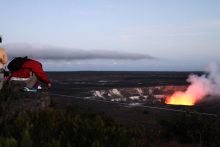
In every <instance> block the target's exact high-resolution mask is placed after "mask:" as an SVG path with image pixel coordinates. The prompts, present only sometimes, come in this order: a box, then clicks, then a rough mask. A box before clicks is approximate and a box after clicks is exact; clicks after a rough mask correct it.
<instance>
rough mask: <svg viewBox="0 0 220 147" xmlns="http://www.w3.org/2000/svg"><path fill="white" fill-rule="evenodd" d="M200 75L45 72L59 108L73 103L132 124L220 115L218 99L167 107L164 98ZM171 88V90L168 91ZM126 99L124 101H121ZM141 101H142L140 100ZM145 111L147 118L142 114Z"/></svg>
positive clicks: (183, 73)
mask: <svg viewBox="0 0 220 147" xmlns="http://www.w3.org/2000/svg"><path fill="white" fill-rule="evenodd" d="M191 73H193V74H197V75H199V76H200V75H202V74H203V73H202V72H142V71H77V72H46V74H47V76H48V78H49V79H50V80H51V84H52V87H51V89H50V92H51V98H55V99H57V101H58V102H59V107H63V106H65V105H68V104H76V105H78V106H79V107H81V108H82V109H89V110H90V111H93V112H95V113H99V112H105V113H106V114H109V115H111V116H113V117H114V118H116V119H118V120H121V121H125V122H129V123H135V124H137V123H138V124H145V122H147V121H148V120H149V119H163V118H167V117H169V116H171V114H173V113H182V112H185V111H186V110H189V109H190V110H191V111H196V112H199V113H201V115H204V116H206V115H207V116H215V115H216V114H218V113H219V112H220V102H219V100H218V101H216V102H213V103H210V102H209V103H206V102H203V103H201V104H198V105H195V106H181V105H179V106H178V105H167V104H165V103H164V99H165V98H166V96H167V95H168V94H172V93H173V92H175V91H176V90H178V88H179V87H181V88H180V89H181V90H184V88H185V89H186V88H187V86H188V85H189V83H187V82H186V79H187V78H188V76H189V74H191ZM167 87H168V88H167ZM170 87H171V88H170ZM124 96H126V97H127V98H126V100H125V101H123V99H122V98H124ZM140 100H142V101H140ZM145 112H147V115H146V113H145Z"/></svg>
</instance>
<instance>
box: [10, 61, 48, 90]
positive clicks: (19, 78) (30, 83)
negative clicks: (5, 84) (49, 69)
mask: <svg viewBox="0 0 220 147" xmlns="http://www.w3.org/2000/svg"><path fill="white" fill-rule="evenodd" d="M37 80H40V81H41V82H43V83H44V84H46V85H47V86H48V88H50V87H51V84H50V80H49V79H48V77H47V75H46V74H45V72H44V71H43V68H42V65H41V63H40V62H38V61H35V60H32V59H28V60H27V61H25V63H23V64H22V68H21V69H19V70H17V71H13V72H11V76H10V83H11V85H12V86H14V85H20V88H24V91H32V90H31V89H33V87H38V86H39V84H38V82H37Z"/></svg>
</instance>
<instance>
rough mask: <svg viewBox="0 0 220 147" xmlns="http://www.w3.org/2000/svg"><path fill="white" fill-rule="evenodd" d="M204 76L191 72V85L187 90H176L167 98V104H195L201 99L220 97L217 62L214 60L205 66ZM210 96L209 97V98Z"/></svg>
mask: <svg viewBox="0 0 220 147" xmlns="http://www.w3.org/2000/svg"><path fill="white" fill-rule="evenodd" d="M205 72H207V74H204V75H202V76H198V75H194V74H190V75H189V77H188V79H187V82H189V83H191V85H190V86H189V87H188V88H187V90H186V92H176V93H174V94H173V95H172V96H171V97H169V98H167V99H166V103H167V104H182V105H194V104H195V103H196V102H198V101H201V100H204V99H205V98H206V99H205V100H212V99H213V98H216V97H217V98H219V97H220V73H219V72H218V68H217V64H216V63H214V62H212V63H209V65H208V66H207V67H206V68H205ZM207 98H209V99H207Z"/></svg>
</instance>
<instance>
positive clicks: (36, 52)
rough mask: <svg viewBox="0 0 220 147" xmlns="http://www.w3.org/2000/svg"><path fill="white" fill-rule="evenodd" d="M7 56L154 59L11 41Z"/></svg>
mask: <svg viewBox="0 0 220 147" xmlns="http://www.w3.org/2000/svg"><path fill="white" fill-rule="evenodd" d="M3 48H4V49H5V50H6V52H7V55H8V58H9V59H12V58H14V57H24V56H28V57H29V58H33V59H52V60H54V59H58V60H78V59H121V60H140V59H155V58H154V57H152V56H150V55H147V54H143V53H131V52H125V51H113V50H80V49H74V48H62V47H52V46H47V45H42V44H26V43H13V44H5V45H4V46H3Z"/></svg>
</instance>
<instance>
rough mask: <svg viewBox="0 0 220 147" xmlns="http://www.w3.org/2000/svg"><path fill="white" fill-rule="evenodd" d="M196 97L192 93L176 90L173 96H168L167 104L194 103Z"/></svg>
mask: <svg viewBox="0 0 220 147" xmlns="http://www.w3.org/2000/svg"><path fill="white" fill-rule="evenodd" d="M195 102H196V99H195V98H193V97H192V95H190V94H187V93H184V92H181V91H179V92H176V93H174V94H173V95H172V96H170V97H168V98H167V99H166V101H165V103H166V104H173V105H194V104H195Z"/></svg>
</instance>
